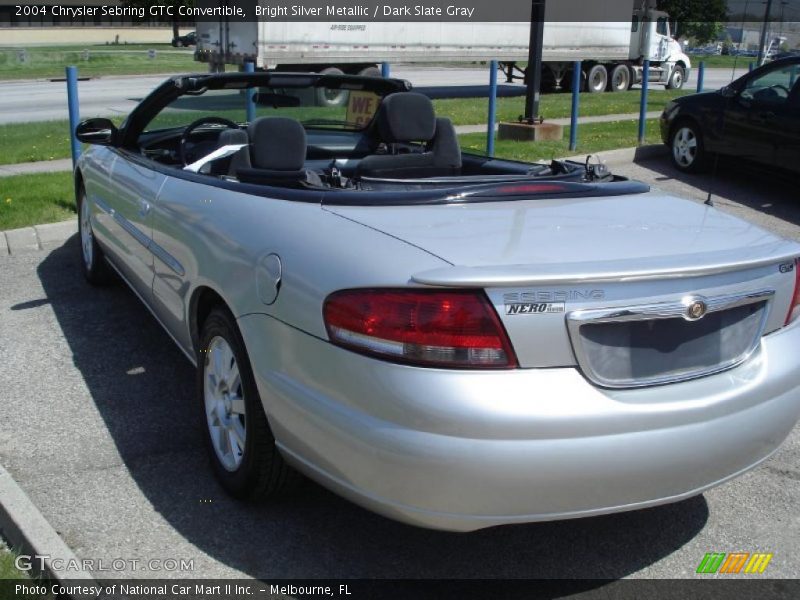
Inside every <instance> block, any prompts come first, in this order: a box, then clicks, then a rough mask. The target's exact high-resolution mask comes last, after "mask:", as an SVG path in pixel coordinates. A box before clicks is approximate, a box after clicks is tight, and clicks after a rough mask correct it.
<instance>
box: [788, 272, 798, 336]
mask: <svg viewBox="0 0 800 600" xmlns="http://www.w3.org/2000/svg"><path fill="white" fill-rule="evenodd" d="M797 318H800V258H798V259H795V261H794V295H793V296H792V303H791V304H790V305H789V314H788V315H786V324H787V325H788V324H789V323H791V322H792V321H794V320H795V319H797Z"/></svg>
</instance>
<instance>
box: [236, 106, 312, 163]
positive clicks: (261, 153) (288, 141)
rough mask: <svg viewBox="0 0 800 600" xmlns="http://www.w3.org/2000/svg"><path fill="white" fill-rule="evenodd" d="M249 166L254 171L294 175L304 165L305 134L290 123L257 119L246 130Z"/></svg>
mask: <svg viewBox="0 0 800 600" xmlns="http://www.w3.org/2000/svg"><path fill="white" fill-rule="evenodd" d="M247 133H248V135H249V136H250V148H251V149H250V156H251V159H252V160H251V163H252V165H253V166H254V167H256V168H258V169H274V170H276V171H297V170H300V169H302V168H303V165H304V164H305V161H306V130H305V129H304V128H303V126H302V125H301V124H300V123H299V122H298V121H295V120H294V119H287V118H286V117H261V118H260V119H256V120H255V121H253V122H252V123H250V125H249V126H248V127H247Z"/></svg>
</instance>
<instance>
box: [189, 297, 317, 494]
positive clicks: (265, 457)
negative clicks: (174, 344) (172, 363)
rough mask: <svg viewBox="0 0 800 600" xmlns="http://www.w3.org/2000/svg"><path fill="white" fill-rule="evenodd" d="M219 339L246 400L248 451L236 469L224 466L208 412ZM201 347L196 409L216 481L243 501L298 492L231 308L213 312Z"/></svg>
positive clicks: (296, 478) (244, 417)
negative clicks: (210, 372) (228, 353)
mask: <svg viewBox="0 0 800 600" xmlns="http://www.w3.org/2000/svg"><path fill="white" fill-rule="evenodd" d="M217 338H222V339H223V340H224V341H225V342H226V343H227V345H228V346H229V348H230V350H231V351H232V354H233V359H234V360H235V361H236V362H235V364H236V366H237V367H238V371H239V382H240V387H239V386H237V390H238V392H237V393H240V394H241V395H240V396H239V397H240V398H243V400H244V408H245V414H244V415H241V421H240V422H241V423H242V424H243V425H244V430H245V432H246V434H245V442H244V451H243V452H241V453H238V454H239V456H240V457H241V458H240V459H239V460H240V461H241V462H240V463H239V464H238V466H236V467H235V468H233V469H231V468H228V467H226V466H225V464H224V463H223V462H222V460H221V459H220V457H219V456H218V454H217V450H215V446H214V442H213V441H212V431H211V428H212V426H211V419H210V418H209V417H208V412H207V410H206V406H207V404H206V390H207V388H206V384H207V381H209V379H208V378H207V377H206V370H205V369H206V365H207V364H209V361H210V360H211V353H210V352H209V349H210V347H211V344H212V341H214V340H217ZM216 343H219V342H218V341H217V342H216ZM200 348H201V351H200V352H199V355H198V359H197V396H198V405H199V407H200V409H201V410H202V412H203V423H205V424H206V428H205V429H206V432H205V435H204V438H205V441H206V446H207V448H208V451H209V456H210V458H211V464H212V467H213V469H214V474H215V475H216V477H217V479H218V481H219V482H220V484H222V487H223V488H225V490H226V491H227V492H228V493H229V494H230V495H231V496H233V497H234V498H238V499H241V500H258V499H264V498H268V497H274V496H277V495H279V494H282V493H285V492H288V491H290V490H291V489H294V488H295V487H296V485H297V483H298V482H299V481H301V480H302V478H301V476H300V474H299V473H298V472H297V471H295V470H294V469H292V468H291V467H290V466H289V465H288V464H287V463H286V461H285V460H284V458H283V456H281V454H280V452H279V451H278V448H277V446H276V445H275V438H274V436H273V435H272V430H271V429H270V427H269V423H268V421H267V416H266V414H265V413H264V407H263V406H262V404H261V397H260V395H259V393H258V388H257V387H256V383H255V378H254V377H253V372H252V369H251V367H250V361H249V359H248V356H247V352H246V350H245V346H244V341H243V340H242V336H241V334H240V333H239V328H238V327H237V326H236V321H235V319H234V318H233V315H231V313H230V312H229V311H228V310H226V309H224V308H222V307H217V308H214V309H213V310H212V311H211V312H210V313H209V315H208V317H207V318H206V320H205V322H204V323H203V326H202V331H201V334H200ZM209 368H210V367H209ZM230 417H233V418H240V417H238V416H237V415H233V414H229V415H228V418H230Z"/></svg>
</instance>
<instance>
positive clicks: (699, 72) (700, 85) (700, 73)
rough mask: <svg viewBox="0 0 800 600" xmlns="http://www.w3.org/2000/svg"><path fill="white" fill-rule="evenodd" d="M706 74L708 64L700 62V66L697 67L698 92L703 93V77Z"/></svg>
mask: <svg viewBox="0 0 800 600" xmlns="http://www.w3.org/2000/svg"><path fill="white" fill-rule="evenodd" d="M705 74H706V63H704V62H703V61H700V64H699V65H698V67H697V92H698V93H699V92H702V91H703V77H704V76H705Z"/></svg>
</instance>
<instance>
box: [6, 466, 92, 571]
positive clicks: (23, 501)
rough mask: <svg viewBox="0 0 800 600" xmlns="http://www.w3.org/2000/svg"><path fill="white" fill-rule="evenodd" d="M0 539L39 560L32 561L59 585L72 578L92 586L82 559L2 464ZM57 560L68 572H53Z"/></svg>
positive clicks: (36, 567)
mask: <svg viewBox="0 0 800 600" xmlns="http://www.w3.org/2000/svg"><path fill="white" fill-rule="evenodd" d="M0 536H2V537H3V538H4V539H5V540H6V542H8V545H9V546H10V547H11V548H14V549H15V550H18V551H20V552H21V553H22V554H26V555H30V556H31V557H36V558H35V560H33V561H32V562H33V565H34V567H35V569H36V570H37V571H38V572H39V573H40V574H41V575H43V576H45V577H48V578H51V579H54V580H56V581H59V582H60V581H63V580H66V579H69V580H80V581H81V583H83V584H85V585H93V583H94V578H93V577H92V576H91V574H90V573H89V572H88V571H86V570H84V569H83V568H82V564H81V561H80V559H79V558H78V557H77V556H75V554H74V553H73V552H72V550H70V549H69V546H67V545H66V544H65V543H64V540H62V539H61V536H59V535H58V532H57V531H56V530H55V529H53V526H52V525H50V523H49V522H48V521H47V519H45V518H44V516H43V515H42V513H40V512H39V509H38V508H36V506H35V505H34V504H33V502H31V499H30V498H28V495H27V494H26V493H25V492H24V491H23V490H22V488H21V487H19V484H17V482H16V481H14V478H13V477H11V475H10V474H9V473H8V471H6V470H5V469H4V468H3V466H2V465H0ZM54 561H61V562H60V564H62V565H64V566H67V565H69V570H68V571H67V570H66V569H62V570H56V569H54V568H53V563H54ZM40 565H41V566H43V567H44V568H43V569H42V570H41V571H39V568H38V567H39V566H40ZM73 566H74V567H75V568H74V569H73Z"/></svg>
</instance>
